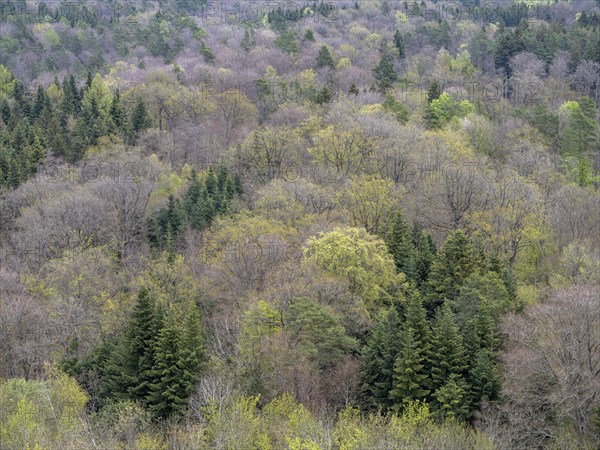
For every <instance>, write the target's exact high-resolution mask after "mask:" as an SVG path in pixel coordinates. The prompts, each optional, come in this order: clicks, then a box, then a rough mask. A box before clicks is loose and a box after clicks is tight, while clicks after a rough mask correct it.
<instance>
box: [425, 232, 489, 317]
mask: <svg viewBox="0 0 600 450" xmlns="http://www.w3.org/2000/svg"><path fill="white" fill-rule="evenodd" d="M477 268H478V265H477V261H476V257H475V251H474V248H473V246H472V244H471V242H470V240H469V238H468V237H467V236H466V235H465V234H464V232H462V231H460V230H457V231H454V232H453V233H451V234H450V235H449V236H448V238H447V239H446V242H444V245H443V246H442V248H441V250H440V251H439V252H438V253H437V255H436V257H435V258H434V260H433V263H432V265H431V271H430V274H429V280H428V289H427V290H428V292H427V307H428V309H429V311H430V313H433V312H434V311H435V309H436V308H437V307H438V306H439V305H441V304H442V303H443V302H444V301H445V300H453V299H454V298H456V296H457V295H458V293H459V289H460V287H461V286H462V285H463V284H464V282H465V280H466V279H467V278H468V277H469V275H471V274H472V273H473V272H474V271H475V270H476V269H477Z"/></svg>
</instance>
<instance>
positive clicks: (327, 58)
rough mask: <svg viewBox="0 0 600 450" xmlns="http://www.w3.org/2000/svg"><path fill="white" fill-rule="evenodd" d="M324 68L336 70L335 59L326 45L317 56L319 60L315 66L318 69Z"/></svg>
mask: <svg viewBox="0 0 600 450" xmlns="http://www.w3.org/2000/svg"><path fill="white" fill-rule="evenodd" d="M323 67H329V68H330V69H333V68H335V64H334V62H333V57H332V56H331V52H330V51H329V48H328V47H327V46H326V45H323V46H321V48H320V49H319V53H318V54H317V60H316V64H315V68H316V69H322V68H323Z"/></svg>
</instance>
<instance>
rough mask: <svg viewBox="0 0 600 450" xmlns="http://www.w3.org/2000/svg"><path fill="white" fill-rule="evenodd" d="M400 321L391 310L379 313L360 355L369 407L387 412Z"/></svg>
mask: <svg viewBox="0 0 600 450" xmlns="http://www.w3.org/2000/svg"><path fill="white" fill-rule="evenodd" d="M399 330H400V320H399V317H398V313H397V312H396V310H394V309H390V310H386V311H384V312H382V313H381V314H380V315H379V317H378V319H377V322H376V323H375V325H374V326H373V331H372V333H371V336H370V338H369V340H368V341H367V345H366V347H365V349H364V351H363V354H362V370H361V378H362V381H363V391H364V392H365V394H366V396H367V399H366V402H365V403H366V404H367V405H368V406H370V407H378V406H380V407H384V408H389V407H390V406H391V405H392V401H391V399H390V397H389V394H390V391H391V390H392V387H393V384H394V364H395V362H396V358H397V356H398V352H399V350H400V342H399V340H398V333H399Z"/></svg>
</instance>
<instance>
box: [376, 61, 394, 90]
mask: <svg viewBox="0 0 600 450" xmlns="http://www.w3.org/2000/svg"><path fill="white" fill-rule="evenodd" d="M373 76H374V77H375V79H376V80H377V86H378V88H379V90H380V91H381V92H387V91H388V90H389V89H391V87H392V84H393V83H394V81H396V79H397V78H398V75H397V74H396V70H395V69H394V62H393V61H392V58H391V57H390V55H388V54H387V53H386V54H384V55H382V56H381V59H380V60H379V63H378V64H377V66H375V68H374V69H373Z"/></svg>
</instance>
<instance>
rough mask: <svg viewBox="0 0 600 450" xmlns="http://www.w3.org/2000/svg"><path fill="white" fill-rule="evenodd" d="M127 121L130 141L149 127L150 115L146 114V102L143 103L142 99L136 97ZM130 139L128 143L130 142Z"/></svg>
mask: <svg viewBox="0 0 600 450" xmlns="http://www.w3.org/2000/svg"><path fill="white" fill-rule="evenodd" d="M129 121H130V127H131V132H132V133H131V136H132V141H133V140H135V139H137V138H138V137H139V135H140V133H141V132H142V131H143V130H145V129H146V128H149V127H150V124H151V121H150V116H149V114H148V111H147V109H146V104H145V103H144V100H143V99H141V98H138V100H137V103H136V105H135V108H134V109H133V111H132V113H131V117H130V119H129ZM132 141H131V142H129V143H131V144H132V143H133V142H132Z"/></svg>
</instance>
